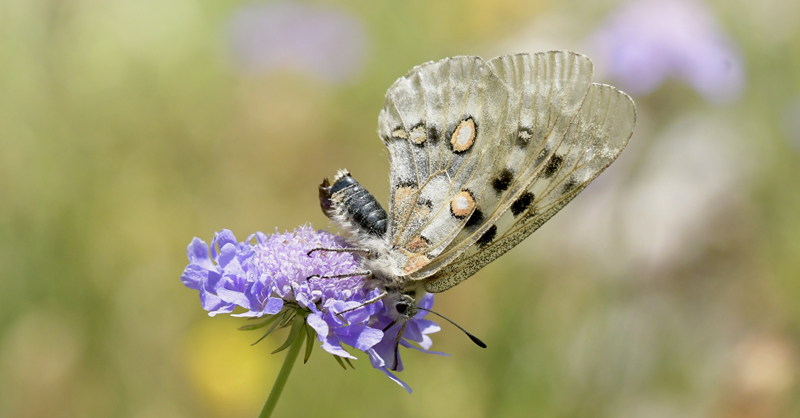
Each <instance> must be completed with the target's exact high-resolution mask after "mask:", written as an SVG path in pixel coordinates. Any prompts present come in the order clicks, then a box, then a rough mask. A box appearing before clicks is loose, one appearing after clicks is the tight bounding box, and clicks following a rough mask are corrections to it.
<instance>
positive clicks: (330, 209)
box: [320, 171, 387, 238]
mask: <svg viewBox="0 0 800 418" xmlns="http://www.w3.org/2000/svg"><path fill="white" fill-rule="evenodd" d="M320 205H321V206H322V211H323V212H325V214H326V215H327V216H328V217H329V218H331V219H333V220H335V221H337V222H338V223H339V224H340V226H343V227H345V228H347V227H350V229H355V231H350V232H352V233H356V234H358V233H364V234H367V235H369V236H372V237H377V238H383V237H384V236H385V235H386V226H387V221H386V218H387V216H386V211H385V210H383V207H381V204H380V203H378V200H377V199H375V197H374V196H372V194H371V193H370V192H369V191H367V189H365V188H364V186H362V185H361V184H359V183H358V182H357V181H356V180H355V179H354V178H353V177H351V176H350V173H348V172H347V171H342V172H340V173H339V174H338V175H337V176H336V177H335V178H334V181H333V184H332V185H331V186H328V182H327V180H326V181H325V182H323V183H322V185H321V186H320Z"/></svg>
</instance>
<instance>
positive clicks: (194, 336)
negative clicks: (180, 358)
mask: <svg viewBox="0 0 800 418" xmlns="http://www.w3.org/2000/svg"><path fill="white" fill-rule="evenodd" d="M244 324H245V321H244V320H243V319H241V318H230V317H216V318H208V319H205V320H201V321H200V323H199V324H198V325H197V326H195V327H194V329H193V330H191V331H190V332H189V333H187V335H186V339H185V342H184V345H185V350H184V351H185V353H186V356H185V357H184V358H185V359H186V368H187V371H188V375H189V377H190V379H191V381H192V384H193V386H194V387H195V388H196V390H197V391H198V392H199V393H200V395H201V398H202V399H203V400H204V401H205V402H206V403H207V404H208V406H209V407H210V408H211V409H212V410H214V411H216V412H218V413H220V414H222V415H225V416H235V415H239V414H242V415H243V414H246V413H248V412H250V413H252V412H253V411H258V410H260V408H261V406H262V404H263V403H264V401H265V400H266V398H267V395H268V393H269V388H270V386H271V385H272V382H273V380H274V379H275V375H276V374H277V370H278V368H279V367H280V366H279V365H278V363H277V362H279V361H280V360H281V359H282V357H280V356H279V357H276V356H273V355H270V354H269V351H268V350H267V349H266V347H267V343H268V341H262V342H261V343H260V344H258V345H256V346H251V345H250V344H252V343H253V342H255V341H256V340H257V339H258V338H259V337H260V336H261V334H260V333H259V332H256V331H251V332H246V331H239V330H237V328H238V327H239V326H242V325H244Z"/></svg>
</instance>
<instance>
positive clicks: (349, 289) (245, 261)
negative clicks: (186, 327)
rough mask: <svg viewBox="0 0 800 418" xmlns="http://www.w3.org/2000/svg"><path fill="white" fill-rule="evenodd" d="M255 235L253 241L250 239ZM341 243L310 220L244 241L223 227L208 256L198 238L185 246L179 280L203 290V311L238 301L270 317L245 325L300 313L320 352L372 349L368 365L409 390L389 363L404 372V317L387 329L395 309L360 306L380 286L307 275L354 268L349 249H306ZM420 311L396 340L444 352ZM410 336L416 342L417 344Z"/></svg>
mask: <svg viewBox="0 0 800 418" xmlns="http://www.w3.org/2000/svg"><path fill="white" fill-rule="evenodd" d="M253 238H255V239H256V243H255V244H251V241H252V240H253ZM342 247H351V245H348V244H347V242H346V241H344V240H343V239H342V238H340V237H338V236H336V235H333V234H330V233H327V232H324V231H314V229H312V228H311V227H310V226H303V227H300V228H298V229H296V230H294V231H293V232H286V233H283V234H278V233H277V232H276V233H275V234H274V235H269V236H268V235H266V234H264V233H261V232H257V233H255V234H252V235H250V236H249V237H248V238H247V239H246V240H245V241H244V242H237V241H236V237H235V236H234V235H233V233H232V232H231V231H229V230H227V229H224V230H222V231H220V232H218V233H216V234H215V235H214V239H212V240H211V248H210V254H211V256H210V257H209V246H208V245H207V244H206V243H205V242H204V241H203V240H201V239H199V238H194V239H193V240H192V242H191V243H190V244H189V247H188V251H187V253H188V257H189V265H187V266H186V269H185V270H184V272H183V275H181V281H182V282H183V284H184V285H185V286H186V287H188V288H190V289H194V290H197V291H199V292H200V302H201V304H202V306H203V309H205V310H207V311H209V315H211V316H214V315H216V314H220V313H231V312H233V310H234V308H235V307H237V306H239V307H241V308H244V309H245V310H246V312H243V313H240V314H236V315H234V316H245V317H262V316H268V318H267V319H266V320H265V321H263V322H261V323H257V324H255V325H252V326H250V325H249V326H245V327H243V329H248V330H249V329H256V328H261V324H263V326H267V325H270V324H273V325H274V326H277V325H278V324H280V323H281V322H284V323H283V325H284V326H286V325H288V324H289V323H290V320H289V319H288V318H290V317H291V315H294V313H295V312H302V313H303V315H305V318H306V319H305V320H306V322H307V324H308V325H309V326H310V329H307V332H308V335H309V338H313V336H314V335H316V337H317V339H318V340H319V342H321V343H322V348H323V349H324V350H325V351H327V352H329V353H331V354H333V355H334V356H337V357H338V358H339V360H341V359H342V358H344V359H355V358H356V357H354V356H353V355H351V354H350V353H348V352H347V351H346V350H345V349H344V348H343V347H342V343H344V344H347V345H349V346H352V347H354V348H356V349H358V350H361V351H363V352H365V353H367V354H368V355H369V357H370V361H371V363H372V365H373V367H375V368H377V369H379V370H381V371H383V372H384V373H386V375H387V376H389V377H390V378H391V379H392V380H394V381H395V382H397V383H398V384H399V385H401V386H402V387H403V388H405V389H406V390H407V391H408V392H411V389H410V388H409V387H408V385H406V384H405V383H403V382H402V381H401V380H400V379H398V378H397V377H396V376H395V375H393V374H392V373H391V372H389V370H388V369H387V367H388V368H392V365H394V364H395V361H397V363H398V367H395V368H394V369H396V371H402V370H403V369H402V363H401V362H400V357H399V354H397V356H396V351H395V346H396V344H397V334H398V331H399V329H400V327H401V323H398V324H396V325H395V326H393V327H389V328H388V329H386V333H384V331H383V330H384V329H385V328H387V327H388V325H389V324H391V323H392V322H393V321H394V320H395V315H396V314H395V313H393V312H394V311H393V310H392V311H390V310H389V309H387V308H386V307H385V306H384V304H383V302H382V301H378V302H377V303H373V304H370V305H365V306H364V302H365V301H367V300H370V299H372V298H374V297H375V296H377V295H378V294H379V293H380V291H379V289H368V288H366V287H365V282H364V278H363V277H361V276H353V277H343V278H311V279H308V278H309V277H310V276H312V275H338V274H347V273H353V272H355V271H359V270H360V269H359V263H358V259H357V258H356V257H355V256H354V255H353V253H349V252H340V253H339V252H330V251H316V252H313V253H312V254H311V255H310V256H309V255H308V252H309V251H310V250H312V249H314V248H342ZM419 306H421V307H422V308H425V309H430V308H431V307H432V306H433V295H426V296H425V297H424V298H423V299H422V300H421V301H420V305H419ZM345 311H347V312H345ZM342 312H344V313H342ZM425 314H427V312H424V311H420V312H419V313H418V314H417V315H416V316H414V317H413V318H411V319H409V320H407V321H405V332H404V333H403V340H402V341H401V342H400V345H402V346H403V347H407V348H414V349H416V350H419V351H422V352H425V353H431V354H440V355H441V354H442V353H438V352H433V351H428V349H429V348H430V347H431V345H432V343H433V342H432V341H431V339H430V337H428V334H431V333H434V332H437V331H439V330H440V328H439V326H438V325H437V324H436V323H435V322H433V321H430V320H427V319H424V317H425ZM281 318H284V319H286V320H285V321H284V320H283V319H281ZM274 326H273V328H270V331H268V332H267V333H269V332H271V330H272V329H274V328H275V327H274ZM312 330H313V331H312ZM290 338H292V337H291V336H290ZM294 338H300V337H298V336H295V337H294ZM408 341H414V342H417V343H418V344H419V345H420V346H421V347H422V348H419V347H416V346H414V345H412V344H410V343H409V342H408ZM307 350H308V349H307ZM308 353H310V351H308ZM395 357H397V358H395Z"/></svg>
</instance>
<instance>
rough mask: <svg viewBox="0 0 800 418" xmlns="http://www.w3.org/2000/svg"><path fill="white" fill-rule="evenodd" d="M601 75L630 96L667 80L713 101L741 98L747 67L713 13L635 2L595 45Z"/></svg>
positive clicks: (682, 4) (691, 5)
mask: <svg viewBox="0 0 800 418" xmlns="http://www.w3.org/2000/svg"><path fill="white" fill-rule="evenodd" d="M590 43H591V46H592V47H593V49H594V50H595V52H594V55H595V58H596V59H597V64H598V65H597V66H598V69H601V70H606V71H608V72H609V73H610V76H612V77H613V78H614V79H616V80H617V81H618V83H619V85H620V87H621V88H623V89H624V90H626V91H628V92H629V93H634V94H636V93H649V92H651V91H653V90H655V89H656V88H657V87H658V86H659V85H661V83H662V82H663V81H664V80H665V79H667V78H673V79H677V80H682V81H684V82H686V83H688V84H689V85H690V86H692V88H694V89H695V90H696V91H697V92H699V93H700V94H701V95H703V96H704V97H705V98H706V99H707V100H710V101H713V102H725V101H730V100H732V99H735V98H736V97H738V96H739V93H740V92H741V90H742V88H743V86H744V82H745V76H744V66H743V63H742V59H741V57H740V56H739V53H738V51H737V49H736V48H735V47H734V45H733V42H732V41H731V40H730V39H729V38H728V37H727V36H726V35H725V33H724V32H723V31H722V29H721V28H720V25H719V23H718V22H717V20H716V19H715V17H714V15H713V14H712V12H711V11H710V10H709V9H708V8H707V7H706V6H705V5H703V4H702V3H699V2H697V1H693V0H635V1H631V2H629V3H627V4H625V5H624V6H622V8H620V9H619V10H617V11H616V12H615V13H614V14H612V15H611V16H610V17H609V18H608V20H607V22H606V24H605V25H604V26H603V27H601V28H600V29H599V30H598V31H597V32H596V33H595V34H594V35H593V36H592V37H591V39H590Z"/></svg>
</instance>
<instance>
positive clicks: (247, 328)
mask: <svg viewBox="0 0 800 418" xmlns="http://www.w3.org/2000/svg"><path fill="white" fill-rule="evenodd" d="M285 313H286V311H283V312H278V313H276V314H275V315H270V316H269V317H267V319H265V320H263V321H261V322H258V323H255V324H248V325H242V326H241V327H239V330H240V331H252V330H254V329H259V328H264V327H265V326H267V325H269V324H271V323H273V322H274V321H276V320H277V319H278V317H280V316H283V314H285Z"/></svg>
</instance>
